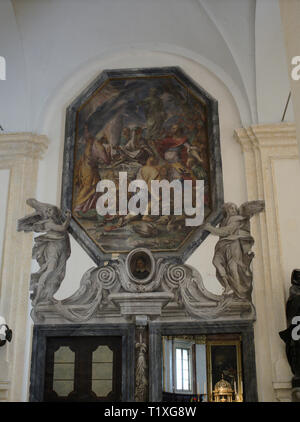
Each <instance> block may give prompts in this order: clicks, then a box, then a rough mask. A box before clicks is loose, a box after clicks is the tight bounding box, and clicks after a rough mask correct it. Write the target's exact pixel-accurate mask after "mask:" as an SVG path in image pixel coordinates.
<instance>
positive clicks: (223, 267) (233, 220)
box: [203, 201, 265, 301]
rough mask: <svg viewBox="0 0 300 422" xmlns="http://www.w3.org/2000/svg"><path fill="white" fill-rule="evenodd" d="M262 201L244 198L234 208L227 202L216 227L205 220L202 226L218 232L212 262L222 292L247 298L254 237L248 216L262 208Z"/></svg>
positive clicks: (250, 287) (263, 205)
mask: <svg viewBox="0 0 300 422" xmlns="http://www.w3.org/2000/svg"><path fill="white" fill-rule="evenodd" d="M264 208H265V202H264V201H250V202H245V203H244V204H242V205H241V206H240V208H238V207H237V206H236V205H235V204H233V203H231V202H227V203H225V204H224V206H223V210H224V218H223V220H222V221H221V223H220V225H219V227H218V228H216V227H213V226H212V225H211V224H205V225H204V227H203V228H204V230H207V231H209V232H210V233H212V234H213V235H216V236H219V237H220V238H219V241H218V242H217V244H216V246H215V253H214V258H213V264H214V266H215V267H216V276H217V279H218V280H219V282H220V283H221V285H222V286H223V288H224V292H223V294H224V295H233V296H234V297H236V298H238V299H242V300H248V301H251V293H252V271H251V268H250V264H251V261H252V259H253V257H254V253H253V252H251V248H252V246H253V244H254V239H253V237H252V236H251V234H250V218H251V217H252V216H253V215H255V214H257V213H260V212H261V211H263V210H264Z"/></svg>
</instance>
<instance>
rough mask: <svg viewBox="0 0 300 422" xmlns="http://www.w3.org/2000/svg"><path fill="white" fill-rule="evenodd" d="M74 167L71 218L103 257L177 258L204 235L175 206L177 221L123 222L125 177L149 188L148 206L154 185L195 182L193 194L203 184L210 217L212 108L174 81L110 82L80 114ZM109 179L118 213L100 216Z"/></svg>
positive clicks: (144, 218)
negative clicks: (152, 254) (141, 252)
mask: <svg viewBox="0 0 300 422" xmlns="http://www.w3.org/2000/svg"><path fill="white" fill-rule="evenodd" d="M74 159H75V165H74V174H73V197H72V198H73V200H72V214H73V217H74V218H75V220H76V221H77V222H78V224H79V225H80V226H81V227H82V229H83V230H85V232H86V233H87V234H88V235H89V237H90V238H91V239H92V240H93V241H94V242H95V243H96V244H97V245H98V246H99V247H100V248H101V250H102V251H103V252H106V253H113V252H116V253H117V252H120V253H121V252H128V251H129V250H131V249H132V248H136V247H147V248H149V249H150V250H152V251H168V250H178V249H179V248H180V247H181V245H182V244H183V243H184V242H185V241H186V240H187V239H188V238H189V237H190V235H191V234H192V232H193V230H197V228H198V227H189V226H186V225H185V219H186V216H185V215H184V212H183V214H182V215H174V213H173V214H172V206H171V213H170V215H163V211H162V210H161V212H160V215H151V212H150V211H149V213H146V214H145V215H141V214H139V215H134V214H130V213H129V214H127V215H120V214H119V212H118V209H119V207H118V195H119V187H120V186H119V173H120V172H126V173H127V181H128V184H129V183H130V181H133V180H136V179H139V180H143V181H145V182H146V184H147V186H148V189H149V204H150V199H151V181H152V180H158V181H161V180H167V181H170V182H171V181H173V180H179V181H180V182H181V183H182V184H183V182H184V180H191V181H192V183H193V187H194V186H195V181H196V180H204V198H205V202H204V204H205V208H204V209H205V216H207V215H208V214H209V213H210V211H211V188H210V179H209V152H208V139H207V110H206V106H205V104H204V103H203V102H201V99H200V98H198V97H197V96H195V94H194V93H192V92H191V91H190V90H189V89H188V88H187V87H185V86H184V85H182V83H181V82H179V80H178V79H176V77H174V76H161V77H131V78H118V79H117V78H116V79H109V80H108V81H106V82H105V83H104V84H103V85H102V87H100V88H99V89H98V90H97V91H96V92H95V93H94V94H93V95H92V96H91V97H90V99H89V100H88V101H87V102H86V103H85V104H84V105H83V106H81V108H80V109H79V110H78V112H77V127H76V142H75V151H74ZM104 179H108V180H111V181H113V182H114V183H115V186H116V198H117V207H116V212H113V213H108V214H107V215H105V216H101V215H99V214H98V213H97V210H96V204H97V200H98V198H99V197H100V196H101V195H103V193H99V192H96V187H97V184H98V182H99V181H100V180H104ZM130 195H133V193H128V199H130ZM171 205H172V194H171ZM149 208H150V205H149ZM183 209H184V208H183Z"/></svg>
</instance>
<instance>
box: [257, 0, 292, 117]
mask: <svg viewBox="0 0 300 422" xmlns="http://www.w3.org/2000/svg"><path fill="white" fill-rule="evenodd" d="M253 60H254V58H253ZM255 65H256V92H257V93H256V96H257V114H258V123H260V124H265V123H277V122H280V121H281V118H282V116H283V112H284V108H285V105H286V102H287V99H288V95H289V92H290V89H291V88H290V82H289V74H288V67H287V61H286V53H285V47H284V39H283V31H282V25H281V17H280V8H279V3H278V1H277V0H257V2H256V20H255ZM284 121H285V122H293V121H294V113H293V107H292V104H291V102H290V103H289V106H288V109H287V112H286V116H285V119H284Z"/></svg>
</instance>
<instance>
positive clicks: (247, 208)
mask: <svg viewBox="0 0 300 422" xmlns="http://www.w3.org/2000/svg"><path fill="white" fill-rule="evenodd" d="M264 209H265V201H262V200H257V201H248V202H244V203H243V204H242V205H241V206H240V208H239V214H240V215H242V216H243V217H248V218H251V217H253V215H254V214H258V213H260V212H262V211H263V210H264Z"/></svg>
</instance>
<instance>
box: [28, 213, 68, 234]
mask: <svg viewBox="0 0 300 422" xmlns="http://www.w3.org/2000/svg"><path fill="white" fill-rule="evenodd" d="M65 217H66V219H65V221H64V222H63V223H61V224H57V223H55V222H54V221H53V220H52V219H51V218H49V219H47V220H44V221H40V222H37V223H34V224H33V231H35V232H49V231H54V232H58V233H64V232H66V231H67V229H68V227H69V225H70V220H71V211H70V210H67V211H66V212H65Z"/></svg>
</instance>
